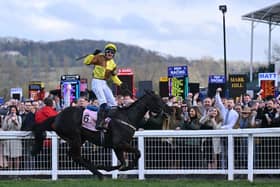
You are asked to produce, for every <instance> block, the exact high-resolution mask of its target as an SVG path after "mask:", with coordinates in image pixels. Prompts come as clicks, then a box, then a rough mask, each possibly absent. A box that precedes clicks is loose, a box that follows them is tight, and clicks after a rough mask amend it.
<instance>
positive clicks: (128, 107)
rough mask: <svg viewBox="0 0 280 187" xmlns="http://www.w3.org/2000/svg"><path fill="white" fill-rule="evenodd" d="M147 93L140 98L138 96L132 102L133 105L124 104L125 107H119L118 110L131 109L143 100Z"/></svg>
mask: <svg viewBox="0 0 280 187" xmlns="http://www.w3.org/2000/svg"><path fill="white" fill-rule="evenodd" d="M145 96H146V95H143V96H141V97H140V98H138V99H137V100H136V101H134V102H133V103H131V105H129V106H124V107H118V110H129V109H130V108H131V107H133V105H136V104H137V103H139V102H140V101H141V100H143V99H144V98H145Z"/></svg>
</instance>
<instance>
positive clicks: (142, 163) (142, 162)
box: [138, 136, 145, 180]
mask: <svg viewBox="0 0 280 187" xmlns="http://www.w3.org/2000/svg"><path fill="white" fill-rule="evenodd" d="M138 149H139V150H140V153H141V157H140V159H139V160H138V172H139V173H138V179H139V180H144V179H145V151H144V150H145V146H144V136H138Z"/></svg>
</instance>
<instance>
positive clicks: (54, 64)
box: [0, 38, 257, 96]
mask: <svg viewBox="0 0 280 187" xmlns="http://www.w3.org/2000/svg"><path fill="white" fill-rule="evenodd" d="M106 43H107V41H94V40H75V39H69V40H63V41H53V42H34V41H30V40H24V39H18V38H0V85H1V87H0V96H1V95H6V94H8V93H9V89H10V88H11V87H23V89H24V90H25V91H26V93H27V85H28V82H29V81H31V80H41V81H44V82H45V84H46V89H47V90H48V89H55V88H56V87H57V86H58V84H59V80H60V76H61V75H63V74H73V73H75V74H80V75H81V77H83V78H88V79H90V78H91V71H92V68H91V67H88V66H85V65H83V63H82V61H76V60H75V59H76V58H77V57H80V56H83V55H85V54H88V53H92V52H93V51H94V50H95V49H103V46H104V45H105V44H106ZM116 45H117V47H118V53H117V54H116V57H115V60H116V62H117V64H118V67H119V68H123V67H127V68H131V69H132V70H133V71H134V73H135V81H136V84H135V85H136V86H137V82H138V81H142V80H152V81H153V83H154V89H155V90H158V82H159V79H160V77H162V76H167V67H168V66H177V65H187V66H188V70H189V77H190V82H197V83H200V85H201V86H204V87H205V86H207V81H208V75H214V74H218V75H223V61H222V60H219V61H216V60H214V59H213V58H211V57H203V58H201V59H197V60H187V59H186V58H183V57H173V56H170V55H164V54H160V53H159V52H156V51H150V50H145V49H143V48H141V47H138V46H133V45H126V44H123V43H116ZM186 53H187V52H186ZM186 55H187V54H186ZM256 66H257V65H256ZM248 71H249V64H248V63H245V62H228V73H229V74H234V73H245V72H248Z"/></svg>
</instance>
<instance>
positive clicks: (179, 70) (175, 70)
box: [168, 66, 188, 78]
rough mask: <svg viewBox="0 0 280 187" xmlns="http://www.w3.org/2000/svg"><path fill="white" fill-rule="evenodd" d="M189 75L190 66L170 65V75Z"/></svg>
mask: <svg viewBox="0 0 280 187" xmlns="http://www.w3.org/2000/svg"><path fill="white" fill-rule="evenodd" d="M187 76H188V66H171V67H168V77H169V78H173V77H177V78H180V77H187Z"/></svg>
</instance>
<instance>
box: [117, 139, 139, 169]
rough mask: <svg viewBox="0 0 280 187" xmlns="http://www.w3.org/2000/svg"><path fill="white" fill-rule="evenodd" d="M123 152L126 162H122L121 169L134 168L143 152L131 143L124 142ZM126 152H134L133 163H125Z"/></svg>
mask: <svg viewBox="0 0 280 187" xmlns="http://www.w3.org/2000/svg"><path fill="white" fill-rule="evenodd" d="M121 148H122V149H121V150H122V151H121V153H122V158H123V162H124V164H122V166H121V168H120V170H129V169H132V168H133V167H134V166H136V165H137V164H138V160H139V158H140V156H141V153H140V151H139V150H138V149H136V148H134V147H132V146H131V145H130V144H124V145H123V146H121ZM124 152H126V153H133V160H132V163H131V164H126V163H125V159H124V155H123V154H124Z"/></svg>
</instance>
